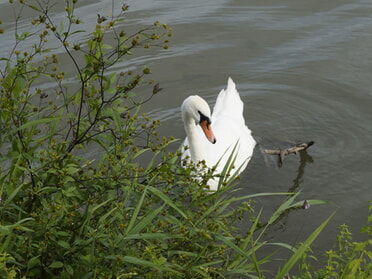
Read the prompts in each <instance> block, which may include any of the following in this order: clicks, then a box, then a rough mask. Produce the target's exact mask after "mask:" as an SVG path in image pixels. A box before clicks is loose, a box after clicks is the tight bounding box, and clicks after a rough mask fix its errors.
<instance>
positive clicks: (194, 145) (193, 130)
mask: <svg viewBox="0 0 372 279" xmlns="http://www.w3.org/2000/svg"><path fill="white" fill-rule="evenodd" d="M184 125H185V131H186V135H187V138H188V140H189V149H190V156H191V160H192V161H193V162H195V163H196V162H199V161H201V160H205V159H206V158H205V156H204V155H205V154H204V152H205V151H204V150H203V148H202V146H203V145H202V143H201V139H200V134H199V133H198V130H197V128H198V127H197V126H196V125H195V121H194V119H192V118H191V117H185V119H184Z"/></svg>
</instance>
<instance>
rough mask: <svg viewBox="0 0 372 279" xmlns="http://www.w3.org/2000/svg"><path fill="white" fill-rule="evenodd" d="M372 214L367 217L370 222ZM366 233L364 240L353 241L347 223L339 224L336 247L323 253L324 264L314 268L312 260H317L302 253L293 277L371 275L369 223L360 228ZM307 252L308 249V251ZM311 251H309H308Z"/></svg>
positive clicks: (371, 232)
mask: <svg viewBox="0 0 372 279" xmlns="http://www.w3.org/2000/svg"><path fill="white" fill-rule="evenodd" d="M371 209H372V206H370V210H371ZM371 221H372V215H371V216H370V217H369V218H368V223H371ZM362 232H363V233H367V237H366V240H365V241H360V242H357V241H353V238H352V234H351V232H350V230H349V228H348V226H347V225H345V224H344V225H341V226H340V231H339V234H338V235H337V248H336V249H331V250H328V251H327V252H326V253H325V255H324V264H323V265H322V267H321V268H314V267H313V266H312V264H311V262H312V261H313V260H316V261H318V262H319V260H318V259H316V258H315V257H314V256H309V255H308V254H307V253H304V254H303V255H302V259H301V261H300V266H299V269H300V274H301V275H300V276H299V277H296V276H293V278H301V279H302V278H305V279H306V278H309V279H310V278H319V279H320V278H329V279H331V278H345V279H346V278H347V279H352V278H361V279H364V278H365V279H367V278H371V276H372V239H371V236H372V230H371V226H370V225H366V226H364V227H363V228H362ZM308 252H309V251H308ZM310 252H311V251H310Z"/></svg>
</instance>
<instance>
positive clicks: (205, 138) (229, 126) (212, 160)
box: [181, 78, 256, 191]
mask: <svg viewBox="0 0 372 279" xmlns="http://www.w3.org/2000/svg"><path fill="white" fill-rule="evenodd" d="M243 106H244V104H243V102H242V101H241V99H240V96H239V93H238V91H237V90H236V86H235V83H234V81H233V80H232V79H231V78H229V79H228V82H227V88H226V89H222V90H221V92H220V94H219V95H218V97H217V100H216V104H215V106H214V109H213V114H211V111H210V109H209V106H208V104H207V102H206V101H205V100H204V99H202V98H201V97H199V96H197V95H194V96H189V97H187V98H186V99H185V100H184V102H183V103H182V107H181V112H182V120H183V122H184V126H185V131H186V136H187V137H186V139H185V142H184V147H186V146H187V148H184V150H183V152H184V153H183V159H186V160H188V162H193V163H197V162H199V161H202V160H204V161H205V163H206V165H207V167H209V168H211V167H213V166H215V165H216V164H217V163H218V166H217V169H216V171H215V174H219V173H221V172H222V170H223V168H224V166H225V165H226V163H227V161H228V158H229V156H230V155H231V152H232V151H233V149H234V147H235V146H236V150H235V154H234V155H236V159H235V162H234V166H235V167H236V168H235V170H236V172H237V173H236V174H239V173H240V172H242V171H243V170H244V169H245V168H246V166H247V164H248V162H249V160H250V159H251V157H252V153H253V149H254V147H255V145H256V141H255V140H254V138H253V137H252V135H251V131H250V130H249V129H248V127H247V126H246V125H245V120H244V117H243ZM218 184H219V183H218V178H214V179H211V180H210V181H209V183H208V186H209V188H210V190H212V191H216V190H217V189H218Z"/></svg>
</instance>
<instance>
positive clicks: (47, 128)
mask: <svg viewBox="0 0 372 279" xmlns="http://www.w3.org/2000/svg"><path fill="white" fill-rule="evenodd" d="M11 2H13V1H11ZM54 4H56V2H54V3H53V2H52V1H39V0H35V1H20V3H18V4H17V6H15V7H14V11H15V13H16V22H17V21H18V20H19V19H20V18H21V17H22V11H23V10H24V9H30V10H32V11H34V12H35V13H36V14H37V15H36V17H35V18H33V19H32V20H31V24H32V25H33V26H35V28H30V31H28V32H24V33H18V31H17V29H15V34H14V35H15V44H14V49H13V50H11V52H10V54H9V55H8V56H7V57H4V58H2V59H1V61H2V62H3V64H2V65H3V67H2V68H1V71H0V75H1V79H0V84H1V88H0V99H1V104H0V106H1V111H0V125H1V129H2V130H1V133H0V160H1V169H0V196H1V199H2V200H1V203H0V218H1V224H0V239H1V240H0V253H1V254H0V255H2V257H1V261H0V264H1V267H2V269H3V270H2V271H1V273H0V274H1V275H2V276H7V277H8V278H17V277H21V278H23V277H27V278H130V277H141V278H175V277H178V278H235V277H236V276H243V275H244V276H249V277H252V278H258V277H261V278H263V277H264V275H263V272H262V271H261V267H260V265H261V264H262V263H265V262H267V261H270V260H271V259H270V256H267V257H264V258H262V259H259V258H258V257H257V256H256V252H257V250H259V249H260V248H261V247H262V246H264V245H266V242H265V241H263V240H262V236H263V235H264V231H265V229H266V228H267V227H268V226H270V225H271V224H273V223H274V222H276V221H277V220H278V219H279V218H280V217H281V216H282V214H284V213H285V212H287V210H288V209H290V208H296V207H298V206H299V205H301V204H302V202H299V203H294V199H295V197H297V195H293V196H291V197H290V198H289V199H288V200H287V201H285V202H284V203H283V204H282V205H281V206H280V207H279V208H278V210H277V211H276V212H274V214H273V216H272V217H271V218H269V221H268V222H267V223H266V225H262V224H261V223H260V222H261V221H260V213H255V212H254V211H253V207H252V200H253V198H255V197H257V196H267V195H273V194H269V193H265V194H256V195H250V196H244V197H235V196H234V194H235V191H236V190H235V189H234V188H233V186H234V182H233V179H234V178H235V177H231V178H229V177H228V176H227V175H226V177H227V178H226V179H224V180H221V184H220V186H221V189H220V190H219V191H218V192H216V193H211V194H208V193H207V192H206V191H205V186H204V185H206V182H207V181H208V179H210V178H211V176H212V175H213V174H212V173H211V172H210V171H209V172H206V174H205V175H203V176H202V177H200V178H197V179H196V178H194V175H193V174H195V173H196V172H197V170H198V169H199V167H195V166H192V165H191V166H188V167H187V168H182V167H181V164H180V155H181V154H180V152H179V151H176V152H170V151H167V149H166V148H167V147H168V145H169V144H170V143H172V142H173V141H175V140H174V139H173V138H165V137H160V136H159V135H158V133H157V127H158V125H159V124H160V121H158V120H152V119H150V118H149V117H148V116H147V115H146V114H144V113H142V112H141V105H142V104H143V103H144V102H146V101H149V100H151V98H153V96H154V95H155V94H157V93H158V92H159V91H160V90H161V88H160V87H159V85H158V84H156V83H155V82H154V81H153V80H152V79H150V78H149V74H150V73H151V71H150V69H149V68H148V67H146V66H145V67H143V68H141V69H138V68H137V69H136V70H129V69H124V70H123V71H122V72H119V73H118V72H116V68H115V65H116V64H117V63H119V62H121V61H123V60H124V59H128V58H129V57H130V55H131V54H133V53H135V52H136V51H139V50H141V49H145V50H146V49H148V48H150V47H153V46H156V47H162V48H164V49H167V48H168V36H171V34H172V33H171V29H170V28H168V26H167V25H164V24H159V23H157V22H156V23H155V24H154V25H153V26H149V27H146V28H143V29H140V30H139V31H134V33H133V34H128V33H127V31H126V30H125V29H124V23H125V12H126V10H127V9H128V6H127V5H125V4H124V5H122V6H121V7H120V11H119V12H118V14H117V15H114V14H112V15H111V16H108V17H105V16H101V15H98V17H97V24H96V26H95V27H94V28H93V30H91V31H90V32H88V31H85V30H81V29H80V27H79V26H80V24H81V22H82V20H81V19H80V18H79V17H78V15H76V5H78V1H77V0H68V1H67V0H66V1H65V5H66V6H65V13H66V15H65V20H64V21H63V22H55V21H54V20H53V18H52V17H51V13H52V11H53V8H54ZM112 10H115V9H114V8H112ZM36 27H37V28H36ZM34 30H36V31H34ZM4 32H6V30H5V31H4ZM77 34H79V35H83V34H84V36H86V37H87V39H86V40H84V41H83V42H81V43H76V42H74V40H73V38H76V37H74V36H76V35H77ZM51 40H54V41H55V42H57V43H58V44H59V49H63V53H62V54H58V53H57V52H55V49H50V48H48V47H47V45H48V44H47V43H48V41H51ZM25 42H27V43H29V42H33V45H32V48H31V50H30V51H20V50H19V49H20V47H21V46H22V44H23V43H25ZM62 57H63V58H62ZM60 61H63V63H61V62H60ZM65 65H68V66H69V72H68V73H65V72H64V71H62V70H61V67H62V66H65ZM72 79H74V80H75V81H76V82H74V83H73V85H71V80H72ZM45 81H48V82H51V83H53V86H52V87H51V88H48V89H43V86H42V85H43V82H45ZM140 86H148V87H147V88H148V91H150V92H149V94H147V95H144V93H143V94H138V93H135V91H136V90H137V89H138V87H140ZM92 149H94V150H95V153H94V155H92V154H91V153H90V152H89V151H90V150H92ZM229 162H230V163H231V164H229V166H227V167H226V168H225V170H224V174H228V173H229V172H230V170H231V169H232V168H233V162H234V160H233V157H230V159H229ZM287 194H288V193H278V195H287ZM309 203H312V204H315V203H319V202H318V201H309ZM246 215H248V216H249V217H250V218H251V219H252V223H251V226H250V227H249V228H248V229H247V230H246V231H243V232H242V231H241V230H239V229H238V228H237V225H236V224H237V222H238V221H239V220H240V219H242V218H244V216H246ZM319 232H320V229H318V230H317V232H316V233H319ZM279 246H284V245H279ZM286 247H287V246H286ZM289 269H290V268H288V270H289Z"/></svg>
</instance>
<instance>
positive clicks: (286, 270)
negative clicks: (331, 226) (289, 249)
mask: <svg viewBox="0 0 372 279" xmlns="http://www.w3.org/2000/svg"><path fill="white" fill-rule="evenodd" d="M335 213H336V212H333V213H332V214H331V216H329V217H328V219H327V220H325V221H324V222H323V223H322V224H321V225H320V226H319V227H318V228H317V229H316V230H315V231H314V232H313V233H312V234H311V235H310V236H309V237H308V238H307V239H306V240H305V242H304V243H303V244H302V245H301V246H300V247H299V248H298V249H297V250H296V252H295V253H294V254H293V255H292V257H291V258H290V259H289V260H288V261H287V262H286V263H285V265H284V266H283V268H282V269H281V270H279V271H278V273H277V275H276V277H275V278H276V279H283V278H284V276H286V275H287V274H288V273H289V271H290V270H291V269H292V267H293V266H294V265H295V264H296V263H297V261H298V260H299V259H300V258H301V257H302V255H303V254H304V253H305V252H306V250H307V249H308V247H310V245H311V244H312V243H313V241H314V240H315V239H316V238H317V237H318V235H319V234H320V233H321V232H322V231H323V229H324V227H325V226H326V225H327V224H328V222H329V221H330V220H331V218H332V217H333V215H335Z"/></svg>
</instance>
